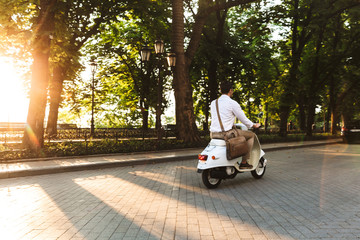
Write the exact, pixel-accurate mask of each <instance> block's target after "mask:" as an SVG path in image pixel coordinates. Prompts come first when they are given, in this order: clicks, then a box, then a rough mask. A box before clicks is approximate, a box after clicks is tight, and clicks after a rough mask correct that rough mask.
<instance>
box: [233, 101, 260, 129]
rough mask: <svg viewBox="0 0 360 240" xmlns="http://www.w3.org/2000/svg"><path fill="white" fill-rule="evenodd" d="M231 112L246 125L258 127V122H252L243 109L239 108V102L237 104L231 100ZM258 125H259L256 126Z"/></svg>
mask: <svg viewBox="0 0 360 240" xmlns="http://www.w3.org/2000/svg"><path fill="white" fill-rule="evenodd" d="M233 103H234V106H233V112H234V114H235V116H236V117H237V118H238V119H239V120H240V121H241V122H242V123H243V124H245V126H246V127H248V128H251V127H254V128H258V127H260V124H258V123H256V124H254V123H253V122H252V121H251V120H250V119H248V118H247V117H246V115H245V113H244V111H243V110H242V109H241V107H240V104H238V103H237V102H236V101H234V102H233ZM258 125H259V126H258Z"/></svg>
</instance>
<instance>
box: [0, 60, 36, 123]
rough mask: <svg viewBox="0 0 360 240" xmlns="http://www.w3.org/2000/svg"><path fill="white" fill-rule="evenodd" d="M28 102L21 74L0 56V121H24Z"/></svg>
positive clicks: (11, 63) (10, 61) (9, 61)
mask: <svg viewBox="0 0 360 240" xmlns="http://www.w3.org/2000/svg"><path fill="white" fill-rule="evenodd" d="M28 104H29V99H28V98H27V97H26V91H25V88H24V84H23V80H22V78H21V74H20V73H19V71H17V69H16V68H15V66H14V64H13V62H12V60H11V59H10V58H6V57H1V56H0V122H26V116H27V111H28V110H27V109H28Z"/></svg>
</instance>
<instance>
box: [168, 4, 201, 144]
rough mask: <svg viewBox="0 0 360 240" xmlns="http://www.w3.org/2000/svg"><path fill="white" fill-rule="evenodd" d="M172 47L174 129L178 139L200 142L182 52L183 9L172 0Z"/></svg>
mask: <svg viewBox="0 0 360 240" xmlns="http://www.w3.org/2000/svg"><path fill="white" fill-rule="evenodd" d="M172 5H173V23H172V39H171V40H172V47H173V50H174V52H175V54H176V66H175V69H174V84H173V86H174V91H175V107H176V129H177V134H178V136H177V137H178V139H180V140H184V141H187V142H196V141H200V136H199V132H198V130H197V127H196V124H195V115H194V107H193V98H192V87H191V84H190V76H189V61H188V60H187V59H186V57H185V50H184V38H185V34H184V29H185V25H184V8H183V1H182V0H172Z"/></svg>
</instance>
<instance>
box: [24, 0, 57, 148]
mask: <svg viewBox="0 0 360 240" xmlns="http://www.w3.org/2000/svg"><path fill="white" fill-rule="evenodd" d="M56 2H57V1H56V0H40V3H39V5H38V11H39V14H38V17H37V19H36V22H35V23H34V25H33V35H34V37H33V44H32V46H33V51H32V55H33V58H34V61H33V65H32V77H31V90H30V103H29V111H28V117H27V127H26V130H25V133H24V141H23V143H24V144H25V146H27V147H28V148H30V149H31V150H33V151H39V150H40V149H41V148H42V147H43V144H44V117H45V108H46V100H47V87H48V83H49V75H50V72H49V56H50V46H51V38H52V34H53V33H54V26H55V21H54V20H55V18H54V16H55V9H56V8H55V7H56Z"/></svg>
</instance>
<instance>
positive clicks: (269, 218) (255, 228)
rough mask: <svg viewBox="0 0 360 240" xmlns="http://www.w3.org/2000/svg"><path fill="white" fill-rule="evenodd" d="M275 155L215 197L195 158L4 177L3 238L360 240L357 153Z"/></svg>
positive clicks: (0, 201)
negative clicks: (258, 175) (261, 172)
mask: <svg viewBox="0 0 360 240" xmlns="http://www.w3.org/2000/svg"><path fill="white" fill-rule="evenodd" d="M312 143H313V144H312V145H314V144H316V143H315V142H312ZM323 143H324V142H323ZM328 143H329V142H328ZM307 144H310V143H307ZM318 144H320V143H318ZM271 146H272V148H271ZM297 146H305V145H301V144H298V145H297ZM276 147H295V146H279V145H264V148H267V152H266V157H267V159H268V160H269V162H268V168H267V170H266V174H265V176H264V178H262V179H260V180H257V179H254V178H253V177H252V176H251V174H250V173H243V174H238V175H237V176H236V178H235V179H231V180H229V181H223V182H222V183H221V185H220V186H219V188H217V189H212V190H210V189H207V188H206V187H205V186H204V185H203V183H202V178H201V174H198V173H196V165H197V160H196V159H193V158H190V159H186V160H183V161H169V162H166V163H161V164H144V165H137V166H125V167H119V168H116V167H114V168H106V169H96V170H92V171H77V172H66V173H59V174H47V175H39V176H30V177H20V178H10V179H1V180H0V212H1V214H0V239H1V240H3V239H4V240H119V239H121V240H159V239H161V240H236V239H240V240H345V239H348V240H360V207H359V206H360V185H359V182H360V174H359V173H360V145H358V144H350V145H348V144H331V145H323V146H318V147H307V148H297V149H290V150H284V151H271V150H274V149H276ZM186 152H187V151H185V152H183V153H186ZM194 152H196V151H194ZM145 155H146V154H145ZM154 155H155V154H154ZM136 156H137V155H136ZM112 157H113V158H119V159H121V155H116V156H112ZM133 157H134V156H133ZM191 159H193V160H191ZM78 160H79V161H80V159H78ZM169 160H170V158H169ZM83 161H85V160H83Z"/></svg>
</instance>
